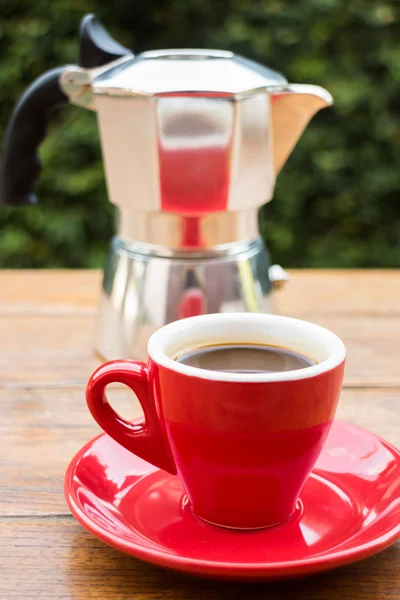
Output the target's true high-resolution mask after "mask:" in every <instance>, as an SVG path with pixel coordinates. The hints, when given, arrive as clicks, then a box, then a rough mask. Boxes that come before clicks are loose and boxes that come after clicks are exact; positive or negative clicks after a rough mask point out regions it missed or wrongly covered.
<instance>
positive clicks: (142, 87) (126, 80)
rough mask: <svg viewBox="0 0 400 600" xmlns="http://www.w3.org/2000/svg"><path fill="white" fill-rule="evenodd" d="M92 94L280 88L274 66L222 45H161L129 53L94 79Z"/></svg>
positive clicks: (282, 83) (280, 78) (212, 93)
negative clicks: (205, 47)
mask: <svg viewBox="0 0 400 600" xmlns="http://www.w3.org/2000/svg"><path fill="white" fill-rule="evenodd" d="M92 85H93V91H94V92H95V93H96V94H110V95H113V96H133V95H140V96H142V95H144V96H160V95H166V94H196V93H197V94H200V95H205V96H228V97H229V96H237V95H246V94H248V93H252V92H254V91H257V90H260V91H261V90H268V91H269V90H274V91H277V90H278V89H284V88H285V86H286V85H287V80H286V79H285V78H284V77H283V75H281V74H280V73H277V72H276V71H272V69H269V68H267V67H264V66H262V65H259V64H258V63H256V62H253V61H251V60H247V59H245V58H243V57H242V56H238V55H235V54H233V53H232V52H225V51H221V50H195V49H194V50H191V49H185V50H159V51H152V52H143V54H139V55H137V56H136V57H133V56H132V57H129V58H127V59H126V60H124V61H123V62H122V63H119V64H118V65H116V66H115V67H114V68H111V69H109V70H107V71H106V72H104V73H102V74H101V75H99V76H98V77H96V78H95V79H94V81H93V83H92Z"/></svg>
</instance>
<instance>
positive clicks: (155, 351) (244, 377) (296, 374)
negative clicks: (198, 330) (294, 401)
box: [147, 313, 346, 383]
mask: <svg viewBox="0 0 400 600" xmlns="http://www.w3.org/2000/svg"><path fill="white" fill-rule="evenodd" d="M223 322H225V325H226V324H227V323H228V324H229V323H232V325H236V326H241V327H244V328H245V327H246V323H247V324H250V323H251V324H252V325H253V326H254V325H255V324H257V323H258V324H259V326H260V327H263V326H266V325H268V323H270V324H271V323H272V322H274V323H275V324H278V325H279V326H281V327H282V328H287V329H293V331H295V332H296V333H297V335H303V336H304V337H305V338H306V337H309V336H312V337H314V338H316V337H317V338H318V339H319V342H320V343H322V344H323V345H324V347H325V349H326V350H327V352H328V357H327V358H326V359H325V360H322V361H321V362H318V363H317V364H315V365H312V366H310V367H305V368H303V369H297V370H294V371H280V372H273V373H230V372H227V371H212V370H209V369H200V368H199V367H192V366H189V365H186V364H183V363H180V362H178V361H176V360H174V359H173V358H171V357H170V356H168V354H167V353H166V352H165V347H166V346H167V345H168V343H171V341H173V340H174V339H176V338H177V336H179V335H181V336H182V335H183V334H187V333H188V331H190V329H191V328H193V327H195V326H198V325H200V324H202V325H203V326H204V327H211V328H213V327H218V324H220V323H223ZM267 337H268V336H266V338H267ZM288 343H289V342H288ZM191 347H193V345H192V346H191ZM194 347H195V346H194ZM147 349H148V354H149V357H150V359H151V360H152V361H153V362H155V363H156V364H158V365H160V366H161V367H165V368H166V369H169V370H172V371H175V372H176V373H180V374H182V375H186V376H188V377H197V378H200V379H208V380H212V381H224V382H231V383H269V382H277V381H296V380H300V379H309V378H310V377H315V376H317V375H321V374H322V373H326V372H327V371H331V370H332V369H334V368H335V367H337V366H338V365H340V364H341V363H342V362H343V361H344V360H345V358H346V348H345V345H344V343H343V342H342V340H341V339H340V338H339V337H338V336H337V335H336V334H334V333H333V332H332V331H329V329H325V328H324V327H321V326H320V325H316V324H315V323H311V322H310V321H304V320H301V319H295V318H293V317H284V316H281V315H272V314H266V313H215V314H206V315H198V316H195V317H188V318H185V319H180V320H178V321H173V322H172V323H169V324H167V325H164V326H163V327H161V328H160V329H158V330H157V331H156V332H155V333H153V335H152V336H151V337H150V339H149V341H148V345H147Z"/></svg>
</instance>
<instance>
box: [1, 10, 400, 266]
mask: <svg viewBox="0 0 400 600" xmlns="http://www.w3.org/2000/svg"><path fill="white" fill-rule="evenodd" d="M399 10H400V3H399V2H397V0H394V1H393V2H383V1H372V0H351V1H350V2H349V0H298V1H296V0H292V1H290V2H289V1H288V0H287V1H282V0H168V1H166V0H153V1H152V0H113V1H112V2H104V0H103V1H100V0H97V1H96V0H87V1H86V2H80V1H78V0H51V2H50V1H49V0H35V2H32V0H19V1H18V0H0V18H1V22H0V129H1V130H0V139H1V138H2V132H3V129H4V127H5V125H6V122H7V119H8V117H9V114H10V111H11V109H12V106H13V105H14V103H15V101H16V99H17V98H18V97H19V95H20V94H21V92H22V91H23V89H24V88H25V87H26V86H27V85H28V84H29V83H30V82H31V81H32V80H33V79H34V78H35V77H36V76H38V75H39V74H41V73H42V72H43V71H45V70H47V69H50V68H52V67H54V66H57V65H60V64H66V63H70V64H71V63H76V60H77V47H78V44H77V31H78V26H79V21H80V19H81V17H82V16H83V14H84V13H86V12H95V13H96V14H97V15H98V16H99V17H100V18H101V19H102V21H103V23H104V24H105V25H106V26H107V28H108V29H109V30H110V32H111V33H112V35H113V36H114V37H116V38H117V39H118V40H119V41H120V42H121V43H123V44H124V45H126V46H128V47H131V48H132V49H133V50H134V51H136V52H140V51H142V50H149V49H156V48H170V47H185V46H186V47H200V48H201V47H210V48H223V49H231V50H233V51H235V52H238V53H240V54H243V55H245V56H247V57H249V58H253V59H255V60H258V61H260V62H262V63H264V64H267V65H268V66H270V67H272V68H274V69H276V70H278V71H282V72H283V73H284V74H285V75H286V76H287V78H288V80H289V81H291V82H300V83H315V84H319V85H322V86H324V87H326V88H327V89H328V90H329V91H330V92H331V93H332V95H333V96H334V99H335V106H334V107H333V108H331V109H327V110H323V111H321V112H320V113H319V114H318V115H317V116H316V117H315V118H314V120H313V121H312V122H311V124H310V125H309V127H308V129H307V130H306V132H305V134H304V135H303V137H302V138H301V140H300V142H299V144H298V146H297V147H296V149H295V151H294V152H293V154H292V156H291V157H290V159H289V161H288V163H287V164H286V166H285V167H284V170H283V172H282V174H281V175H280V176H279V178H278V181H277V187H276V193H275V199H274V200H273V202H271V203H270V204H269V205H267V206H266V207H265V208H264V209H263V211H262V231H263V234H264V235H265V238H266V240H267V243H268V246H269V248H270V251H271V253H272V256H273V260H274V261H275V262H280V263H281V264H282V265H285V266H308V267H334V266H338V267H339V266H340V267H373V266H377V267H378V266H379V267H396V266H400V202H399V190H400V118H399V117H400V115H399V113H400V43H399V42H400V27H399V24H400V13H399ZM41 156H42V161H43V163H44V170H43V172H42V177H41V179H40V183H39V185H38V190H37V192H38V195H39V198H40V203H39V205H37V206H33V207H29V208H20V209H15V208H10V207H4V206H1V207H0V266H2V267H97V266H101V265H102V264H103V260H104V255H105V251H106V248H107V246H108V242H109V239H110V237H111V235H112V231H113V223H112V209H111V206H110V204H109V203H108V201H107V196H106V189H105V183H104V173H103V167H102V160H101V155H100V149H99V142H98V133H97V127H96V118H95V115H94V114H92V113H89V112H85V111H84V110H82V109H79V108H75V107H71V108H68V109H66V110H63V111H62V113H60V114H59V115H58V116H56V117H55V118H54V119H53V121H52V124H51V127H50V133H49V136H48V138H47V140H46V142H45V144H44V145H43V148H42V152H41Z"/></svg>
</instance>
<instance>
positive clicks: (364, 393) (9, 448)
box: [0, 387, 400, 516]
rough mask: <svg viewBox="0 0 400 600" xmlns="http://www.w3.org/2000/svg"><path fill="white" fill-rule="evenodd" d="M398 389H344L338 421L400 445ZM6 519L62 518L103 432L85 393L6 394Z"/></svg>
mask: <svg viewBox="0 0 400 600" xmlns="http://www.w3.org/2000/svg"><path fill="white" fill-rule="evenodd" d="M109 396H110V401H111V402H112V404H113V405H114V407H115V408H116V409H117V410H118V411H119V412H120V414H122V415H123V416H125V417H126V418H134V417H136V416H139V415H141V414H142V411H141V408H140V405H139V403H138V401H137V399H136V398H135V397H134V396H133V393H132V392H131V391H130V390H128V389H127V388H125V389H121V388H113V390H112V393H110V392H109ZM399 406H400V392H399V390H398V389H384V390H380V389H364V390H362V389H358V390H356V389H349V390H344V391H343V393H342V397H341V400H340V405H339V410H338V414H337V416H338V417H339V418H342V419H344V420H347V421H350V422H352V423H356V424H357V425H360V426H361V427H365V428H366V429H369V430H371V431H374V432H375V433H377V434H378V435H380V436H381V437H383V438H385V439H387V440H388V441H389V442H392V443H393V444H395V445H398V446H400V427H399V418H398V415H399ZM0 413H1V414H2V415H3V418H2V420H1V422H0V439H1V442H0V453H1V455H2V468H1V472H2V477H1V480H0V516H1V515H5V516H7V515H8V516H10V515H14V516H15V515H24V516H28V515H41V514H43V513H45V514H48V515H62V514H65V513H66V512H68V511H67V508H66V504H65V501H64V496H63V476H64V472H65V470H66V468H67V466H68V463H69V461H70V460H71V459H72V457H73V456H74V455H75V453H76V452H77V451H78V450H79V449H80V448H81V447H82V446H83V445H84V444H85V443H86V442H87V441H88V440H90V439H91V438H93V437H94V436H95V435H97V434H98V433H100V429H99V428H98V426H97V424H96V423H95V422H94V421H93V419H92V417H91V415H90V414H89V411H88V410H87V408H86V403H85V399H84V388H83V387H82V388H77V389H72V390H69V389H55V390H51V389H50V390H49V389H44V390H40V389H35V390H24V391H21V390H13V391H5V390H3V391H0Z"/></svg>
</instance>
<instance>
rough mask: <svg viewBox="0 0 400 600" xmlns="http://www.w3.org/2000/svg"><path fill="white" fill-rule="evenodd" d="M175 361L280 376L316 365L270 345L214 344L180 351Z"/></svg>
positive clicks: (211, 368) (197, 365)
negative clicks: (277, 374)
mask: <svg viewBox="0 0 400 600" xmlns="http://www.w3.org/2000/svg"><path fill="white" fill-rule="evenodd" d="M175 360H176V361H177V362H179V363H181V364H183V365H188V366H190V367H196V368H198V369H206V370H208V371H224V372H226V373H282V372H285V371H296V370H298V369H305V368H307V367H312V366H313V365H316V364H317V363H316V361H315V360H314V359H312V358H309V357H308V356H304V355H303V354H300V353H299V352H296V351H294V350H290V349H289V348H284V347H281V346H272V345H269V344H251V343H248V344H244V343H237V344H232V343H229V344H213V345H209V346H200V347H198V348H193V349H191V350H188V351H187V352H185V351H183V352H182V353H181V354H180V355H178V356H177V357H176V358H175Z"/></svg>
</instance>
